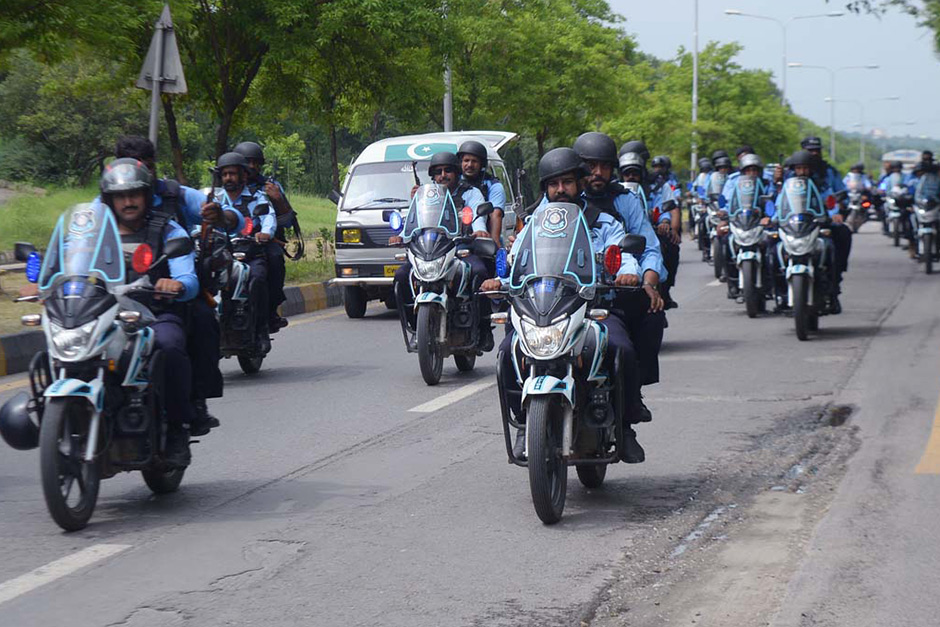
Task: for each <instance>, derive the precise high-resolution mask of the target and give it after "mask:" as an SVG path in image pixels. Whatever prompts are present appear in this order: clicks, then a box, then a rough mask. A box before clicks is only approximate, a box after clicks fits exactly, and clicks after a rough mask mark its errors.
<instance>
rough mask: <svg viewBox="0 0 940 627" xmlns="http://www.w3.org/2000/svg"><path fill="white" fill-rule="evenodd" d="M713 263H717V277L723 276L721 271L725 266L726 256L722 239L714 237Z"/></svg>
mask: <svg viewBox="0 0 940 627" xmlns="http://www.w3.org/2000/svg"><path fill="white" fill-rule="evenodd" d="M712 263H713V264H714V265H715V278H716V279H720V278H721V271H722V270H723V269H724V266H725V256H724V254H723V251H722V247H721V239H720V238H717V237H716V238H714V239H712Z"/></svg>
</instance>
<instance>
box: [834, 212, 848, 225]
mask: <svg viewBox="0 0 940 627" xmlns="http://www.w3.org/2000/svg"><path fill="white" fill-rule="evenodd" d="M832 221H833V222H834V223H835V224H842V223H843V222H844V221H845V218H844V217H842V214H841V213H837V214H836V215H834V216H832Z"/></svg>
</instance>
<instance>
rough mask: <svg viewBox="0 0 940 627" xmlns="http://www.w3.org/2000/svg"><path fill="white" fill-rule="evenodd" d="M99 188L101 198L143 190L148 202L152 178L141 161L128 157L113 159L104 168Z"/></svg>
mask: <svg viewBox="0 0 940 627" xmlns="http://www.w3.org/2000/svg"><path fill="white" fill-rule="evenodd" d="M100 188H101V194H102V195H103V196H106V195H109V194H114V193H116V192H126V191H131V190H135V189H141V190H144V192H145V194H146V196H147V198H148V200H149V199H150V196H151V194H150V191H151V189H152V188H153V176H152V175H151V174H150V170H149V169H147V166H145V165H144V164H143V162H142V161H138V160H137V159H131V158H129V157H125V158H123V159H115V160H114V161H112V162H111V163H109V164H108V165H106V166H104V174H102V175H101V182H100Z"/></svg>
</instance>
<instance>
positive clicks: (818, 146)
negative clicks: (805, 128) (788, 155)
mask: <svg viewBox="0 0 940 627" xmlns="http://www.w3.org/2000/svg"><path fill="white" fill-rule="evenodd" d="M800 148H802V149H803V150H822V140H821V139H819V138H818V137H816V136H815V135H810V136H809V137H804V138H803V141H801V142H800Z"/></svg>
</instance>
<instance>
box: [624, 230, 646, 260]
mask: <svg viewBox="0 0 940 627" xmlns="http://www.w3.org/2000/svg"><path fill="white" fill-rule="evenodd" d="M620 250H621V251H623V252H625V253H628V254H631V255H633V256H634V257H639V256H640V255H642V254H643V251H645V250H646V238H645V237H643V236H642V235H625V236H624V238H623V239H622V240H620Z"/></svg>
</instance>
